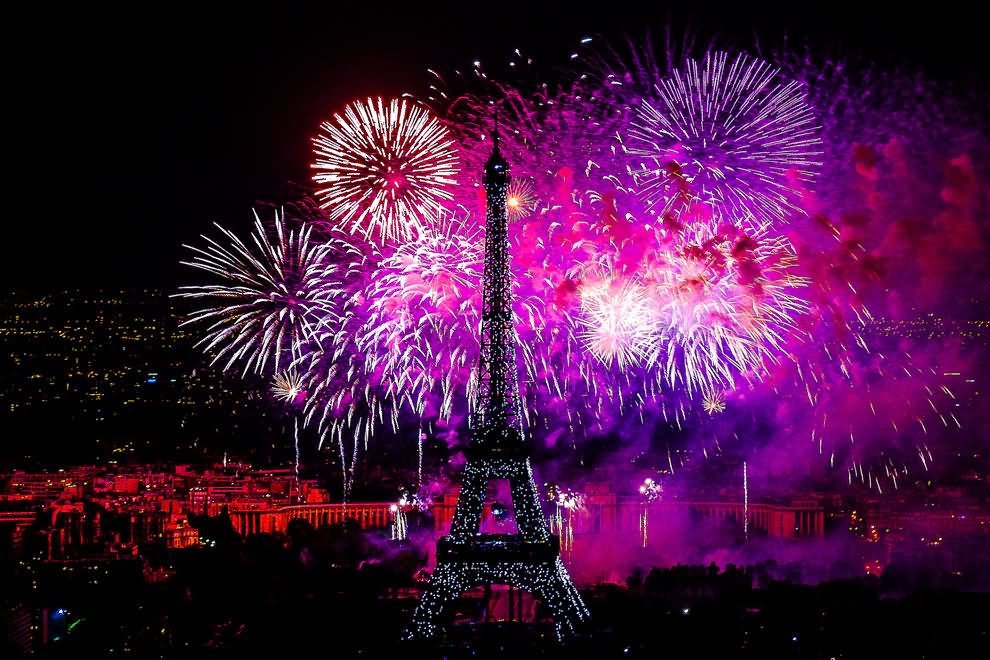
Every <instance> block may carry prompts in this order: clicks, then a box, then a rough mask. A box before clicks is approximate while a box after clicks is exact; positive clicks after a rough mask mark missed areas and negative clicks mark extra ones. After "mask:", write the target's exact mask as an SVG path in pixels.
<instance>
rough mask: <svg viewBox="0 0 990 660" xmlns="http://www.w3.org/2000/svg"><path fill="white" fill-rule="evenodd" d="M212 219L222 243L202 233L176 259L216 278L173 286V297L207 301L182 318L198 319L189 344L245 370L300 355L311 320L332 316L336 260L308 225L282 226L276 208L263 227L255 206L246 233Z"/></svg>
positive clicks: (261, 369) (319, 322)
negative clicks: (187, 256) (199, 329)
mask: <svg viewBox="0 0 990 660" xmlns="http://www.w3.org/2000/svg"><path fill="white" fill-rule="evenodd" d="M216 227H217V229H218V230H219V231H220V233H221V235H222V237H223V238H224V239H226V241H227V244H226V245H224V244H221V243H220V242H219V241H217V240H214V239H212V238H209V237H207V236H204V237H203V239H204V240H205V241H206V247H203V248H199V247H193V246H184V247H186V249H188V250H190V251H192V252H193V255H194V256H193V258H192V260H191V261H184V262H182V263H183V264H185V265H187V266H190V267H192V268H195V269H197V270H200V271H203V272H205V273H207V274H209V275H212V276H215V277H216V278H218V279H219V280H221V282H222V283H220V284H211V285H203V286H186V287H181V288H180V293H178V294H176V297H178V298H184V299H187V300H193V301H196V302H204V303H206V304H207V306H206V307H202V308H200V309H198V310H196V311H195V312H194V313H193V314H192V315H191V316H190V317H189V319H188V320H186V321H184V322H183V323H182V325H183V326H185V325H189V324H196V325H200V326H203V327H205V331H204V336H203V338H202V339H200V341H199V342H198V343H197V344H196V345H197V346H199V347H201V348H203V349H204V350H205V351H207V352H210V353H213V354H214V357H213V361H212V363H213V364H216V363H220V362H222V363H223V368H224V370H226V369H229V368H230V367H232V366H233V365H234V364H235V363H237V362H243V364H244V372H245V373H247V372H248V371H250V370H253V371H254V372H256V373H262V372H264V371H266V370H267V369H268V367H269V366H270V367H271V368H272V369H274V370H275V371H279V369H280V368H281V366H282V365H283V364H285V363H286V362H287V361H289V362H291V361H293V360H296V359H299V358H300V357H301V356H302V354H303V352H304V346H305V345H306V344H307V343H308V342H309V341H310V340H311V339H312V337H313V329H314V328H315V327H317V326H320V325H323V324H325V323H327V322H328V321H329V320H330V319H333V318H335V317H336V315H337V310H338V304H339V302H340V294H341V290H340V288H339V287H338V286H337V277H336V275H337V273H338V271H339V266H338V265H337V264H335V263H333V262H332V260H331V259H330V258H329V255H328V250H329V248H328V246H327V244H324V243H321V242H319V241H317V240H316V239H315V238H314V237H313V235H312V232H313V228H312V226H304V227H300V228H298V229H290V228H288V227H287V226H286V224H285V222H284V220H283V217H282V216H281V215H279V214H278V213H276V214H275V220H274V230H273V231H271V232H269V231H267V230H266V229H265V228H264V226H263V225H262V223H261V219H260V218H259V217H258V215H257V214H255V223H254V234H253V236H252V237H251V240H250V241H242V240H241V239H240V238H239V237H238V236H237V235H236V234H234V233H233V232H231V231H228V230H226V229H224V228H223V227H221V226H219V225H216Z"/></svg>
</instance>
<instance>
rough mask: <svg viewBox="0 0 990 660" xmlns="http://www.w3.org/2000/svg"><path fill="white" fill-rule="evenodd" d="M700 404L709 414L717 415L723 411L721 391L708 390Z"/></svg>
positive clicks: (723, 402)
mask: <svg viewBox="0 0 990 660" xmlns="http://www.w3.org/2000/svg"><path fill="white" fill-rule="evenodd" d="M701 405H702V407H703V408H704V410H705V412H706V413H708V414H709V415H717V414H719V413H723V412H725V397H724V396H723V395H722V393H721V392H709V393H708V394H706V395H705V398H704V399H703V400H702V403H701Z"/></svg>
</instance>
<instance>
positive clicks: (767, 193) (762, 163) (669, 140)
mask: <svg viewBox="0 0 990 660" xmlns="http://www.w3.org/2000/svg"><path fill="white" fill-rule="evenodd" d="M778 74H779V71H778V69H775V68H774V67H772V66H770V65H769V64H768V63H767V62H764V61H762V60H759V59H753V58H750V57H748V56H746V55H739V56H737V57H735V58H734V59H730V58H729V55H728V54H727V53H718V52H716V53H709V54H708V55H706V57H705V58H704V59H703V60H702V61H701V62H698V61H696V60H688V61H687V63H686V65H685V67H684V68H683V69H679V70H676V71H674V73H673V75H672V76H671V77H669V78H666V79H664V80H661V81H660V82H659V83H658V84H657V85H656V87H655V93H656V98H653V99H647V100H645V101H644V102H643V103H642V104H641V105H640V106H639V108H638V111H637V116H636V119H635V120H634V121H633V123H632V125H631V127H630V128H629V132H628V136H627V139H626V146H627V148H628V151H629V154H631V155H632V156H633V163H632V169H633V173H634V176H635V178H636V180H637V184H638V186H639V188H640V193H641V194H642V196H643V198H644V200H645V201H646V205H647V208H648V209H649V210H650V211H651V212H652V213H654V214H656V215H659V216H664V215H666V214H668V213H671V212H674V213H677V212H679V211H680V209H681V207H683V206H684V205H685V204H688V203H690V202H691V201H692V200H700V201H701V202H703V203H705V204H708V205H710V206H712V207H713V208H714V209H716V210H717V211H718V212H726V211H727V212H729V213H731V214H733V215H735V216H737V217H756V218H770V219H775V220H784V219H786V218H787V217H788V216H790V215H792V214H795V213H800V212H802V210H801V206H800V204H799V197H800V193H801V188H800V185H806V184H807V183H809V182H810V181H811V180H812V179H813V177H814V174H815V172H816V171H817V169H818V167H819V166H820V164H821V141H820V139H819V138H818V135H817V124H816V119H815V116H814V113H813V112H812V109H811V107H810V106H809V104H808V102H807V99H806V96H805V92H804V89H803V88H802V86H801V84H800V83H798V82H797V81H790V82H787V81H781V80H779V77H778Z"/></svg>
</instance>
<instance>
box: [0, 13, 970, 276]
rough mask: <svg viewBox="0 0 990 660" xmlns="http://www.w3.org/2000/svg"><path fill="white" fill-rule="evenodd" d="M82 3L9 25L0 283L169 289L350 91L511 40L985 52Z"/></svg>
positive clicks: (926, 30)
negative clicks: (9, 170) (187, 245)
mask: <svg viewBox="0 0 990 660" xmlns="http://www.w3.org/2000/svg"><path fill="white" fill-rule="evenodd" d="M79 4H82V5H84V7H82V8H77V9H75V10H72V11H70V12H69V13H66V10H65V9H58V8H55V7H54V6H52V7H45V8H42V9H39V10H34V12H35V13H34V15H32V16H26V17H23V18H22V19H19V20H18V21H14V22H9V23H8V25H7V29H8V33H9V34H8V35H7V37H6V43H5V50H7V49H9V52H8V53H7V54H6V55H5V58H4V59H5V65H6V67H7V68H8V69H9V73H10V75H8V76H5V78H6V80H7V85H6V86H7V87H8V89H10V90H12V92H13V93H12V94H11V95H10V96H8V97H7V99H6V105H7V109H8V111H9V110H13V116H14V118H13V119H12V120H8V122H7V131H8V140H7V143H8V145H9V146H10V147H11V148H10V151H9V152H8V155H9V156H11V157H10V158H9V159H8V161H7V162H8V163H9V164H11V165H12V166H13V169H15V170H16V172H15V174H14V177H13V179H11V180H12V182H13V185H12V189H10V190H9V191H8V196H9V197H10V198H11V199H13V200H14V202H13V204H12V205H10V206H8V209H7V212H8V214H9V215H8V218H7V222H6V223H5V224H6V226H5V229H6V230H7V232H9V234H8V240H7V241H4V243H5V244H6V245H7V250H5V251H4V252H5V254H4V259H3V260H2V264H3V266H2V267H3V273H2V275H3V281H4V283H5V286H4V288H31V289H39V290H44V289H47V288H51V287H60V286H76V285H81V286H94V285H102V286H110V287H134V286H145V285H163V286H168V287H171V286H174V285H175V283H176V282H177V279H178V278H179V269H178V268H177V266H176V263H177V261H178V259H179V256H180V252H181V248H180V243H182V242H184V241H185V242H190V241H195V240H196V238H197V235H198V234H199V233H200V232H201V231H203V230H205V229H207V227H208V224H209V222H210V221H212V220H217V221H220V222H221V223H223V224H225V225H227V226H230V227H232V228H243V227H245V226H247V224H248V223H249V222H250V219H251V214H250V209H251V207H252V205H253V204H254V203H255V201H256V200H270V201H274V202H278V201H279V200H281V199H284V198H285V196H286V195H287V194H289V186H288V185H287V182H289V181H305V180H306V178H307V176H308V163H309V159H310V144H309V138H310V137H311V136H312V135H313V134H314V133H315V132H316V130H317V127H318V124H319V121H320V120H321V119H322V118H324V117H326V116H329V115H330V114H331V113H332V112H333V111H335V110H338V109H339V108H340V107H341V106H342V105H343V104H344V103H346V102H347V101H349V100H351V99H352V98H355V97H360V96H366V95H369V94H374V95H379V94H381V95H389V94H397V93H401V92H403V91H408V90H422V89H423V85H424V81H425V80H426V78H425V73H424V72H425V69H426V68H427V67H433V68H437V69H439V70H441V71H444V70H446V71H449V70H450V69H451V68H453V67H456V66H462V65H464V64H465V63H466V62H469V61H471V60H473V59H482V60H483V61H486V62H493V63H494V62H495V61H496V60H497V61H500V62H501V61H504V60H505V58H506V56H507V55H508V53H509V52H511V50H512V49H513V48H515V47H520V48H522V49H523V50H525V51H527V52H528V53H531V54H533V55H534V56H535V57H536V58H537V59H538V61H539V62H542V63H545V64H546V65H547V67H548V69H549V68H551V67H552V66H553V65H556V64H558V63H560V64H563V63H565V61H566V56H567V54H568V53H569V52H570V48H571V46H572V45H573V44H574V43H575V42H576V41H577V40H578V39H579V38H580V37H581V36H583V35H585V34H593V35H602V36H603V37H604V38H606V39H608V40H610V41H618V40H620V39H622V38H623V37H624V36H627V35H628V36H633V37H637V36H640V35H642V34H644V32H645V31H646V30H647V29H652V31H653V32H654V33H656V34H660V33H662V32H663V31H664V29H665V28H666V26H668V25H670V26H671V27H672V28H673V30H674V31H675V32H680V31H682V30H683V29H684V28H687V27H690V28H692V29H693V30H694V31H695V32H697V33H699V34H700V35H702V36H703V37H706V38H707V37H710V36H715V37H717V38H719V39H721V40H722V42H724V43H727V44H730V45H731V44H738V45H740V46H750V45H752V44H753V43H754V40H755V39H759V41H760V42H761V43H762V44H766V45H771V44H774V43H777V42H779V41H780V40H781V39H782V38H783V37H784V36H785V35H786V36H788V37H789V38H790V40H791V41H792V42H798V43H801V42H805V41H810V42H812V43H813V44H815V45H817V46H818V47H823V46H824V47H827V48H829V49H831V50H833V51H834V52H850V53H855V54H857V55H861V56H866V57H869V58H872V59H876V60H879V61H881V62H883V63H885V64H887V65H891V66H907V67H911V68H919V69H923V70H927V71H928V72H929V73H930V75H932V76H934V77H936V78H945V77H948V78H952V79H953V80H955V81H957V82H960V83H963V84H968V83H972V82H974V81H978V80H986V73H987V72H986V69H985V66H986V65H985V61H986V60H987V59H988V56H987V54H986V52H987V48H986V47H987V43H986V39H987V37H986V35H985V34H981V33H980V32H981V31H982V25H981V21H980V20H979V19H978V18H977V16H976V15H975V14H974V13H973V10H971V9H969V8H968V7H966V6H965V5H960V6H956V7H953V6H952V3H936V4H931V3H925V4H926V5H927V7H926V8H913V7H899V8H898V7H897V5H895V4H891V5H885V6H880V5H876V4H875V3H867V2H858V3H849V4H847V5H842V4H841V3H839V4H837V3H834V2H829V3H817V2H803V1H796V2H792V3H788V4H780V5H776V6H774V5H770V6H763V7H761V8H759V9H756V8H753V7H749V6H743V5H749V4H757V3H739V2H734V3H731V4H730V3H727V4H726V7H728V8H726V7H723V6H721V5H720V4H719V3H711V2H709V3H700V2H699V3H679V6H682V7H683V8H681V9H676V10H670V9H667V8H663V9H661V10H660V11H659V12H658V13H657V14H656V15H653V16H647V15H640V14H638V13H636V11H637V10H635V9H633V8H634V7H635V5H636V4H637V3H634V2H618V3H617V2H601V3H599V6H600V8H601V10H600V12H598V11H595V10H588V9H576V7H579V6H582V5H584V4H585V3H583V2H582V3H578V2H572V3H567V4H563V3H560V6H561V7H562V8H561V9H558V10H557V11H555V12H552V11H549V10H547V11H540V12H537V13H532V14H527V13H526V11H527V10H529V9H531V8H535V7H536V6H537V5H538V3H535V2H529V3H518V2H492V3H489V4H484V3H479V4H477V5H471V4H469V3H462V4H460V5H456V7H457V9H456V10H454V9H450V10H447V11H444V7H445V5H437V4H434V5H431V4H430V3H424V2H416V3H406V4H404V5H396V6H395V8H394V10H392V9H389V7H388V5H386V4H383V3H366V5H367V6H369V7H370V6H373V7H375V8H376V11H375V13H373V14H370V15H359V14H351V13H347V12H343V11H342V10H341V9H340V8H339V7H340V4H342V3H336V2H318V3H316V2H314V3H312V4H305V3H283V2H280V3H271V6H270V7H269V8H267V9H255V8H248V6H249V5H250V4H251V3H239V4H237V5H235V4H230V5H223V4H220V3H207V2H201V3H197V4H191V5H183V4H181V3H133V4H134V5H135V6H130V7H128V6H126V5H121V6H120V7H119V8H117V9H112V8H97V4H98V3H79ZM350 4H352V5H354V6H365V3H357V2H354V3H350ZM554 4H558V3H554ZM649 4H653V5H655V6H659V7H662V6H663V5H662V4H661V3H649ZM761 4H762V3H761ZM900 4H902V5H909V4H914V3H909V2H903V3H900ZM500 7H504V8H506V9H505V10H504V11H502V12H501V13H500V12H499V9H498V8H500ZM409 8H415V9H422V10H423V13H415V14H410V13H408V9H409ZM932 8H934V9H932ZM429 9H435V10H437V13H436V14H435V15H428V14H427V13H426V11H427V10H429Z"/></svg>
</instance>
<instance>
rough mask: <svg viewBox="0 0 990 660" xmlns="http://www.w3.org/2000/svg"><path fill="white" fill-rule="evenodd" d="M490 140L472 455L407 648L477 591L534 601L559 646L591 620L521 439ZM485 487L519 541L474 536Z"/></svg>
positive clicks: (505, 181)
mask: <svg viewBox="0 0 990 660" xmlns="http://www.w3.org/2000/svg"><path fill="white" fill-rule="evenodd" d="M496 122H497V118H496ZM492 137H493V141H494V145H493V148H492V155H491V157H490V158H489V159H488V162H487V163H486V165H485V176H484V185H485V192H486V194H487V200H488V209H487V216H486V234H485V274H484V304H483V307H482V325H481V355H480V357H479V361H478V389H477V393H476V397H477V398H476V400H475V402H474V403H475V405H474V407H473V412H472V414H471V417H470V426H471V446H470V447H469V448H468V450H467V451H466V452H465V453H466V454H467V459H468V460H467V465H466V466H465V468H464V474H463V477H462V487H461V493H460V497H459V498H458V501H457V508H456V510H455V512H454V519H453V522H452V523H451V528H450V534H449V535H448V536H446V537H444V538H442V539H440V540H439V541H438V542H437V566H436V569H435V570H434V572H433V575H432V577H431V578H430V583H429V585H428V586H427V589H426V591H425V592H424V593H423V596H422V599H421V600H420V603H419V605H418V606H417V607H416V611H415V612H414V613H413V617H412V621H411V623H410V626H409V628H408V629H407V630H406V631H405V633H404V637H406V638H407V639H430V638H433V637H435V636H436V635H437V634H438V633H439V632H440V625H439V622H440V619H441V617H442V616H443V611H444V609H445V607H446V606H447V605H448V604H450V603H452V602H453V601H454V600H456V599H457V598H458V596H460V594H462V593H464V592H465V591H467V590H468V589H471V588H473V587H476V586H478V585H483V584H508V585H511V586H514V587H516V588H518V589H523V590H526V591H529V592H530V593H532V594H533V595H534V596H536V597H537V598H539V599H540V600H541V601H542V602H543V603H544V604H545V605H546V606H547V607H548V608H549V609H550V611H551V612H552V614H553V618H554V625H555V628H556V631H557V637H558V639H563V638H565V637H568V636H571V635H573V634H574V633H575V632H576V628H577V625H578V624H579V623H581V622H583V621H586V620H587V619H588V617H589V615H590V613H589V611H588V608H587V607H586V606H585V604H584V601H583V600H582V599H581V595H580V594H579V593H578V591H577V589H576V588H575V587H574V584H573V582H571V578H570V575H568V573H567V569H566V568H565V567H564V564H563V562H562V561H561V559H560V540H559V538H558V537H556V536H554V535H552V534H551V533H550V530H549V528H548V526H547V521H546V519H545V517H544V515H543V509H542V508H541V507H540V504H539V495H538V493H537V490H536V483H535V482H534V481H533V469H532V465H531V464H530V460H529V450H528V447H527V446H526V443H525V441H524V438H523V432H522V410H521V406H520V399H519V382H518V372H517V367H516V335H515V327H514V325H513V322H512V296H511V286H512V276H511V273H510V270H509V231H508V218H507V209H506V191H507V189H508V185H509V164H508V163H507V162H506V161H505V159H504V158H503V157H502V154H501V151H500V150H499V135H498V126H497V123H496V128H495V131H494V132H493V133H492ZM492 479H506V480H508V481H509V484H510V488H511V492H512V502H513V507H514V510H515V519H516V524H517V527H518V533H517V534H481V533H479V529H480V526H481V514H482V509H483V507H484V504H485V495H486V492H487V489H488V483H489V481H491V480H492Z"/></svg>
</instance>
